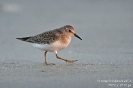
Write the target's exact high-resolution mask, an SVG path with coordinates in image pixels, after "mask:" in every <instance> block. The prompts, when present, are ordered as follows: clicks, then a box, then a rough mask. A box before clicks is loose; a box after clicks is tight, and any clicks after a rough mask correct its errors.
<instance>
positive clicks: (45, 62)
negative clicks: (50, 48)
mask: <svg viewBox="0 0 133 88" xmlns="http://www.w3.org/2000/svg"><path fill="white" fill-rule="evenodd" d="M46 54H47V51H45V52H44V63H43V64H45V65H55V64H54V63H49V64H48V63H47V61H46Z"/></svg>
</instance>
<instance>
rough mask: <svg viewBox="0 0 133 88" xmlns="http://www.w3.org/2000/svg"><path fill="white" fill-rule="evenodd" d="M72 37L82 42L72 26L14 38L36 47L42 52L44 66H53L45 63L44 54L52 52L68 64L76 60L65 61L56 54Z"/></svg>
mask: <svg viewBox="0 0 133 88" xmlns="http://www.w3.org/2000/svg"><path fill="white" fill-rule="evenodd" d="M72 36H75V37H77V38H79V39H80V40H82V39H81V38H80V37H79V36H78V35H77V34H76V33H75V30H74V28H73V27H72V26H70V25H65V26H63V27H61V28H57V29H54V30H50V31H46V32H43V33H41V34H38V35H35V36H30V37H23V38H16V39H19V40H22V41H26V42H30V43H32V44H33V46H34V47H37V48H38V49H40V50H43V51H45V52H44V64H45V65H54V63H47V61H46V54H47V52H54V53H55V54H56V58H58V59H60V60H64V61H66V62H68V63H73V62H75V61H77V60H67V59H63V58H61V57H59V56H58V55H57V52H58V51H59V50H62V49H64V48H66V47H67V46H68V45H69V44H70V42H71V39H72Z"/></svg>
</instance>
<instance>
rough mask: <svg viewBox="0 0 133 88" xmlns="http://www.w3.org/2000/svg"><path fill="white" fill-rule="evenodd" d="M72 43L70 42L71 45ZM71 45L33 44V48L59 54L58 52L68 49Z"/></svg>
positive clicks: (57, 43) (57, 42) (59, 43)
mask: <svg viewBox="0 0 133 88" xmlns="http://www.w3.org/2000/svg"><path fill="white" fill-rule="evenodd" d="M70 41H71V40H70ZM70 41H69V43H70ZM69 43H68V44H62V43H61V42H59V41H56V42H54V43H52V44H36V43H33V46H34V47H37V48H38V49H40V50H43V51H49V52H57V51H58V50H61V49H63V48H66V47H67V46H68V45H69Z"/></svg>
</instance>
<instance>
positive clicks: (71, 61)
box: [56, 54, 78, 63]
mask: <svg viewBox="0 0 133 88" xmlns="http://www.w3.org/2000/svg"><path fill="white" fill-rule="evenodd" d="M56 58H57V59H60V60H64V61H66V63H67V62H68V63H73V62H76V61H78V60H66V59H63V58H61V57H59V56H58V55H57V54H56Z"/></svg>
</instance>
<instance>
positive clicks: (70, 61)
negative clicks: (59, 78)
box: [65, 60, 78, 63]
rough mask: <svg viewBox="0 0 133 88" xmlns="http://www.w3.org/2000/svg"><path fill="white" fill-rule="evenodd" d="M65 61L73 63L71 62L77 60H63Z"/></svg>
mask: <svg viewBox="0 0 133 88" xmlns="http://www.w3.org/2000/svg"><path fill="white" fill-rule="evenodd" d="M65 61H66V63H73V62H76V61H78V60H65Z"/></svg>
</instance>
